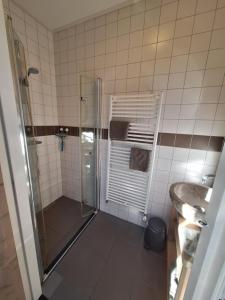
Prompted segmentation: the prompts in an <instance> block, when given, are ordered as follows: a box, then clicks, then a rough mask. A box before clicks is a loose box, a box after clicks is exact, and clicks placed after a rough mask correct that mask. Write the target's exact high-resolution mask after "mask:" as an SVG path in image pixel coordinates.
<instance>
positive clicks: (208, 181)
mask: <svg viewBox="0 0 225 300" xmlns="http://www.w3.org/2000/svg"><path fill="white" fill-rule="evenodd" d="M214 179H215V175H214V174H206V175H203V176H202V184H204V185H207V186H209V187H212V186H213V183H214Z"/></svg>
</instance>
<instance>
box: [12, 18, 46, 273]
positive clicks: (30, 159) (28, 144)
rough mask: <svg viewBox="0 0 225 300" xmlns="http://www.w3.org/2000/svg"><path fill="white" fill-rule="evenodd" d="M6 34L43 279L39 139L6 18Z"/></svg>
mask: <svg viewBox="0 0 225 300" xmlns="http://www.w3.org/2000/svg"><path fill="white" fill-rule="evenodd" d="M7 25H8V26H7V35H8V40H9V49H10V56H11V57H10V58H11V64H12V68H13V80H14V87H15V92H16V100H17V109H18V115H19V118H20V120H21V125H22V126H21V140H22V141H23V144H24V150H25V151H24V152H25V153H24V154H25V159H26V171H27V185H28V186H29V192H30V195H29V196H30V206H31V211H32V221H33V226H34V235H35V242H36V249H37V255H38V264H39V271H40V276H41V278H43V275H44V267H45V266H46V257H47V256H46V253H47V246H46V245H47V244H46V238H45V222H44V216H43V207H42V201H41V192H40V185H39V168H38V155H37V144H38V140H37V139H36V137H35V134H34V127H33V122H32V115H31V106H30V94H29V88H28V86H29V83H28V78H27V66H26V60H25V50H24V47H23V45H22V43H21V41H20V40H19V39H18V38H17V36H16V33H15V32H14V30H13V28H12V24H11V19H10V18H7Z"/></svg>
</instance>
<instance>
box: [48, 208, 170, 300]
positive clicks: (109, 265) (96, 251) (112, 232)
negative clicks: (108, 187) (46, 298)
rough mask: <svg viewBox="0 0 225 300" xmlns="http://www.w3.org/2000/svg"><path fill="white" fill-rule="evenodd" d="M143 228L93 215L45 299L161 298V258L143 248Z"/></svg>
mask: <svg viewBox="0 0 225 300" xmlns="http://www.w3.org/2000/svg"><path fill="white" fill-rule="evenodd" d="M143 235H144V230H143V228H141V227H139V226H136V225H134V224H131V223H128V222H126V221H123V220H120V219H118V218H116V217H113V216H110V215H108V214H105V213H99V214H98V215H97V216H96V218H95V219H94V220H93V221H92V222H91V224H90V225H89V226H88V228H87V229H86V230H85V231H84V233H83V234H82V236H81V237H80V238H79V240H78V241H77V243H76V244H75V245H74V246H73V247H72V248H71V250H70V251H69V252H68V253H67V255H66V256H65V257H64V258H63V260H62V261H61V263H60V264H59V265H58V266H57V268H56V271H57V273H58V274H60V276H61V277H62V278H63V282H62V283H61V284H60V286H59V287H58V288H57V289H56V291H55V292H54V294H53V295H52V297H50V300H59V299H60V300H61V299H63V300H76V299H79V300H103V299H104V300H145V299H146V300H147V299H148V300H165V299H166V298H165V297H164V292H165V258H164V254H163V253H162V254H160V255H159V254H156V253H154V252H151V251H147V250H145V249H144V248H143Z"/></svg>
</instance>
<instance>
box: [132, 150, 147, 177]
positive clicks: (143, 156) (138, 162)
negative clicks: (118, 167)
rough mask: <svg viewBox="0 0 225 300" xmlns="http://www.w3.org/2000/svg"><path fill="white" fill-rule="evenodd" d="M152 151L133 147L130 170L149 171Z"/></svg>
mask: <svg viewBox="0 0 225 300" xmlns="http://www.w3.org/2000/svg"><path fill="white" fill-rule="evenodd" d="M149 156H150V150H145V149H141V148H136V147H132V148H131V151H130V163H129V167H130V169H133V170H137V171H142V172H146V171H147V170H148V164H149Z"/></svg>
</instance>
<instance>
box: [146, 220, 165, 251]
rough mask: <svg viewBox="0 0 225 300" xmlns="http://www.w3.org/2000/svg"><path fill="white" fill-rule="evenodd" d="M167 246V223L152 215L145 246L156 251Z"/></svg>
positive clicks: (147, 228)
mask: <svg viewBox="0 0 225 300" xmlns="http://www.w3.org/2000/svg"><path fill="white" fill-rule="evenodd" d="M165 246H166V224H165V222H164V221H163V220H162V219H160V218H158V217H152V218H150V219H149V221H148V226H147V227H146V229H145V236H144V247H145V249H148V250H152V251H155V252H161V251H163V250H164V249H165Z"/></svg>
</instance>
